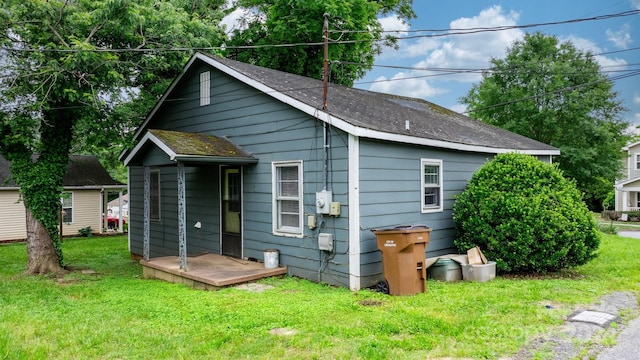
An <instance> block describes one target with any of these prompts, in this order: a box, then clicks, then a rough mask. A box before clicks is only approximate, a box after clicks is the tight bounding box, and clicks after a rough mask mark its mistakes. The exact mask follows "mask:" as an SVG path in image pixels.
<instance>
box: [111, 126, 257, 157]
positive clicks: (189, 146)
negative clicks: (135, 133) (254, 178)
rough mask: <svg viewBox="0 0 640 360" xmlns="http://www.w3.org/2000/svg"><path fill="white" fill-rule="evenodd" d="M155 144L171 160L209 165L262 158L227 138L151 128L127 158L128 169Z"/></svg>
mask: <svg viewBox="0 0 640 360" xmlns="http://www.w3.org/2000/svg"><path fill="white" fill-rule="evenodd" d="M149 144H154V145H155V146H157V147H158V148H159V149H160V150H162V151H163V152H164V153H165V154H166V155H167V156H168V157H169V160H170V161H173V162H183V163H209V164H237V165H241V164H255V163H257V162H258V159H257V158H255V157H254V156H252V155H251V154H249V153H248V152H246V151H244V150H243V149H241V148H240V147H238V146H237V145H235V144H233V143H232V142H231V141H229V140H228V139H226V138H223V137H218V136H213V135H208V134H200V133H187V132H180V131H169V130H158V129H149V130H147V133H146V134H145V135H144V136H143V137H142V139H140V141H139V142H138V143H137V144H136V146H135V147H134V148H133V150H131V152H130V153H129V155H128V156H127V157H126V158H125V160H124V164H125V166H127V165H129V164H130V163H132V162H134V161H135V160H136V159H138V158H139V157H141V155H142V153H143V149H144V148H145V147H147V146H148V145H149Z"/></svg>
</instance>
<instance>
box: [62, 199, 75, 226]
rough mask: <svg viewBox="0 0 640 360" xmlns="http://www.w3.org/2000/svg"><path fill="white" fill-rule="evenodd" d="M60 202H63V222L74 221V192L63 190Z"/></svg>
mask: <svg viewBox="0 0 640 360" xmlns="http://www.w3.org/2000/svg"><path fill="white" fill-rule="evenodd" d="M60 202H61V203H62V222H63V223H65V224H71V223H73V193H72V192H63V193H62V196H61V197H60Z"/></svg>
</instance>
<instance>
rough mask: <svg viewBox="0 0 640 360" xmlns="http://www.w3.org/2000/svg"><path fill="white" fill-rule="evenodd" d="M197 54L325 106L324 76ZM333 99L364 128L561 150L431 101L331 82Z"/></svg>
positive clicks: (336, 109) (335, 109)
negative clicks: (292, 72)
mask: <svg viewBox="0 0 640 360" xmlns="http://www.w3.org/2000/svg"><path fill="white" fill-rule="evenodd" d="M197 56H202V57H203V58H208V59H210V60H214V61H215V62H218V63H221V64H223V65H224V66H226V67H228V68H230V69H232V70H234V71H236V72H238V73H240V74H242V75H244V76H246V77H248V78H250V79H252V80H254V81H257V82H259V83H262V84H264V85H266V86H268V87H270V88H272V89H274V90H276V91H278V92H279V93H283V94H285V95H287V96H289V97H291V98H293V99H296V100H298V101H300V102H302V103H304V104H307V105H309V106H312V107H314V108H317V109H322V104H323V82H322V81H320V80H316V79H311V78H307V77H304V76H299V75H294V74H290V73H286V72H282V71H277V70H273V69H268V68H263V67H259V66H254V65H250V64H246V63H242V62H238V61H234V60H230V59H225V58H220V57H215V56H211V55H207V54H198V55H197ZM327 100H328V101H327V102H328V106H327V110H326V111H327V112H328V113H330V114H331V115H332V116H335V117H337V118H340V119H342V120H344V121H346V122H348V123H350V124H351V125H353V126H356V127H359V128H363V129H368V130H374V131H379V132H382V133H389V134H400V135H408V136H413V137H417V138H422V139H429V140H433V141H435V142H446V143H452V144H460V145H468V146H473V147H490V148H496V149H510V150H522V151H544V152H557V153H559V152H558V149H557V148H555V147H553V146H550V145H547V144H544V143H541V142H538V141H536V140H533V139H530V138H527V137H524V136H521V135H518V134H515V133H512V132H510V131H507V130H504V129H501V128H498V127H495V126H492V125H489V124H486V123H483V122H481V121H478V120H475V119H472V118H469V117H467V116H464V115H461V114H458V113H456V112H454V111H451V110H449V109H446V108H443V107H441V106H438V105H436V104H433V103H431V102H428V101H426V100H421V99H414V98H409V97H403V96H397V95H390V94H383V93H377V92H372V91H366V90H361V89H355V88H349V87H345V86H340V85H335V84H330V85H329V89H328V97H327ZM407 124H408V127H409V129H408V130H407V129H406V127H407ZM454 148H455V146H454Z"/></svg>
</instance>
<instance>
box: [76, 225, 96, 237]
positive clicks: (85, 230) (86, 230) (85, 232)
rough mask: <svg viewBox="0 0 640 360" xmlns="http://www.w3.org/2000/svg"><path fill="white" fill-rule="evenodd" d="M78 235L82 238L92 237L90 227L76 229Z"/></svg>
mask: <svg viewBox="0 0 640 360" xmlns="http://www.w3.org/2000/svg"><path fill="white" fill-rule="evenodd" d="M78 235H80V236H84V237H91V236H93V230H92V229H91V226H87V227H83V228H81V229H78Z"/></svg>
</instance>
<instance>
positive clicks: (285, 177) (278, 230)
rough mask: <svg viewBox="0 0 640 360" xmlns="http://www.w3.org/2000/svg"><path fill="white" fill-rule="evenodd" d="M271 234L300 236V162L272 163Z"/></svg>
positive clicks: (301, 215)
mask: <svg viewBox="0 0 640 360" xmlns="http://www.w3.org/2000/svg"><path fill="white" fill-rule="evenodd" d="M272 179H273V180H272V184H273V232H274V233H275V234H282V235H287V234H289V235H302V219H303V213H302V161H282V162H274V163H272Z"/></svg>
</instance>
